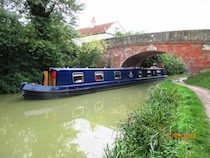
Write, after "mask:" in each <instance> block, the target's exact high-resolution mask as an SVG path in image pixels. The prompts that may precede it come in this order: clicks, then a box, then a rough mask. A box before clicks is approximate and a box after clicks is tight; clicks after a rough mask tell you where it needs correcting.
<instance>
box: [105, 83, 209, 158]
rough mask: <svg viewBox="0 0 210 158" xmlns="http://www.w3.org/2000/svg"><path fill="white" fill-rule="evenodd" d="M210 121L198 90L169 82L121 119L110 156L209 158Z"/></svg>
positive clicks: (154, 90) (153, 89)
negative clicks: (125, 117) (196, 93)
mask: <svg viewBox="0 0 210 158" xmlns="http://www.w3.org/2000/svg"><path fill="white" fill-rule="evenodd" d="M209 155H210V124H209V122H208V119H207V116H206V114H205V111H204V108H203V105H202V103H201V101H200V100H199V99H198V97H197V96H196V95H195V93H194V92H193V91H191V90H189V89H188V88H186V87H182V86H179V85H176V84H174V83H171V82H169V81H166V82H163V83H161V84H160V85H158V86H156V87H154V88H152V89H151V91H150V93H149V94H148V98H147V100H146V102H145V104H144V105H143V106H140V107H139V109H137V110H136V111H133V112H132V113H130V114H129V116H128V119H127V120H124V121H121V123H120V124H119V128H118V137H117V138H116V140H115V143H114V144H113V146H112V147H110V146H107V147H106V149H105V156H106V157H107V158H125V157H126V158H140V157H142V158H144V157H145V158H148V157H149V158H161V157H181V158H182V157H183V158H185V157H192V158H198V157H199V158H200V157H209Z"/></svg>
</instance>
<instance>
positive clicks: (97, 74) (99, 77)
mask: <svg viewBox="0 0 210 158" xmlns="http://www.w3.org/2000/svg"><path fill="white" fill-rule="evenodd" d="M95 80H96V81H103V80H104V73H103V72H102V71H97V72H95Z"/></svg>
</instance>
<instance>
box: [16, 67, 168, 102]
mask: <svg viewBox="0 0 210 158" xmlns="http://www.w3.org/2000/svg"><path fill="white" fill-rule="evenodd" d="M54 70H56V72H57V75H59V73H60V72H62V73H60V76H56V80H55V81H56V85H40V84H28V83H22V84H21V88H20V90H21V93H22V95H23V97H24V98H25V99H26V100H39V99H54V98H63V97H70V96H76V95H81V94H87V93H92V92H98V91H102V90H107V89H112V88H117V87H120V86H125V85H128V84H135V83H140V82H145V81H151V80H159V79H165V78H166V77H167V75H165V73H164V71H163V70H162V69H149V71H151V70H153V71H154V72H156V71H157V70H160V72H161V73H160V74H157V73H154V75H146V73H145V75H144V76H143V75H142V73H141V77H139V74H138V75H135V72H138V71H140V69H139V70H136V69H135V71H133V70H132V69H111V71H110V70H108V71H107V69H106V71H107V72H108V73H107V72H105V71H103V70H104V69H96V70H93V69H91V71H87V69H84V70H83V69H69V70H67V69H65V71H62V70H63V69H50V71H49V72H50V75H51V74H52V73H51V72H53V71H54ZM72 70H73V71H72ZM88 70H89V69H88ZM120 70H123V71H120ZM116 71H117V72H122V74H121V76H120V78H116V77H115V76H114V77H111V78H113V79H107V78H110V73H113V72H116ZM131 71H132V73H133V72H134V73H133V74H132V75H133V76H132V77H131V75H130V74H129V73H130V72H131ZM141 71H143V70H141ZM146 71H148V69H147V70H146ZM69 72H70V73H69ZM77 72H79V73H80V72H82V73H81V74H83V78H82V82H79V83H77V81H75V80H74V78H72V74H73V73H75V74H76V75H75V74H74V75H75V76H76V77H75V78H78V73H77ZM95 72H100V73H101V74H103V76H102V77H103V80H100V81H97V79H94V82H92V81H91V80H92V79H91V78H92V77H91V74H96V73H95ZM102 72H103V73H102ZM123 73H124V74H126V75H123ZM85 75H86V76H88V77H89V79H88V77H87V78H85V77H84V76H85ZM97 75H98V74H97ZM115 75H116V74H115ZM127 75H130V77H127V78H126V77H124V76H127ZM67 76H68V77H67ZM69 76H71V77H69ZM135 76H136V77H135ZM137 76H138V77H137ZM50 77H51V78H52V76H50ZM63 77H66V78H68V79H72V81H71V82H72V83H66V82H67V81H66V80H65V78H63ZM73 77H74V76H73ZM93 77H95V76H94V75H93ZM118 77H119V76H118ZM48 79H49V76H48ZM59 79H60V80H59ZM79 79H81V78H79ZM51 80H53V78H52V79H51ZM79 81H80V80H79ZM88 81H89V82H88ZM52 82H53V81H52ZM68 82H69V81H68ZM48 83H49V81H48Z"/></svg>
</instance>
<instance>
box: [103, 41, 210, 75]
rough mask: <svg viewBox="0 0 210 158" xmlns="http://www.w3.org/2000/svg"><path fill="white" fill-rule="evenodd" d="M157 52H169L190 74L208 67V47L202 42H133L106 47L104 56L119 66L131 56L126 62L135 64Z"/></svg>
mask: <svg viewBox="0 0 210 158" xmlns="http://www.w3.org/2000/svg"><path fill="white" fill-rule="evenodd" d="M159 53H167V54H171V55H173V56H176V57H177V58H179V59H181V60H182V61H183V63H184V64H185V66H186V67H187V68H188V69H189V75H190V76H192V75H195V74H196V73H198V72H200V71H202V70H204V69H209V68H210V49H205V48H204V46H203V44H202V43H155V44H141V45H138V44H133V45H127V46H120V47H112V48H108V50H107V52H106V53H105V55H104V56H106V59H105V60H106V61H107V62H108V61H109V62H110V64H111V67H121V66H122V65H123V64H125V62H126V60H128V59H131V57H133V58H132V60H130V63H127V64H130V66H137V64H139V63H141V62H142V61H141V60H143V59H144V58H147V57H149V56H151V55H154V54H159ZM138 62H139V63H138ZM138 66H139V65H138Z"/></svg>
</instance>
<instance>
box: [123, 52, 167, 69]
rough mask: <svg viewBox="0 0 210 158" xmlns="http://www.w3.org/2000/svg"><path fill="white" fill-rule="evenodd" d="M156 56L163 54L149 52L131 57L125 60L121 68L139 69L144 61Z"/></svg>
mask: <svg viewBox="0 0 210 158" xmlns="http://www.w3.org/2000/svg"><path fill="white" fill-rule="evenodd" d="M158 54H164V53H163V52H153V51H151V52H144V53H139V54H136V55H133V56H131V57H129V58H128V59H126V60H125V61H124V63H123V64H122V66H121V67H139V66H141V64H142V63H143V62H144V61H145V60H146V59H148V58H150V57H152V56H155V55H158Z"/></svg>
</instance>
